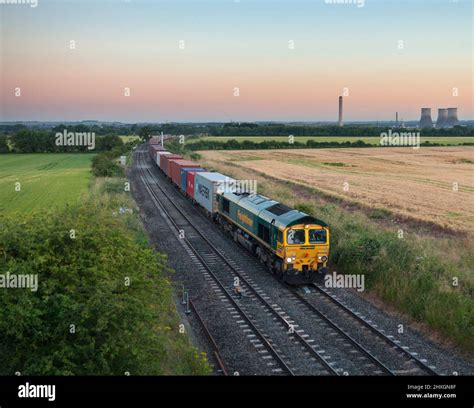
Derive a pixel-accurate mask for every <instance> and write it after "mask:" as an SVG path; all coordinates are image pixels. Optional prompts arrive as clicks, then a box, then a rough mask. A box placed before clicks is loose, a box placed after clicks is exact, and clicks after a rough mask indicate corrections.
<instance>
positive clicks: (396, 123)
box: [395, 112, 398, 127]
mask: <svg viewBox="0 0 474 408" xmlns="http://www.w3.org/2000/svg"><path fill="white" fill-rule="evenodd" d="M395 126H397V127H398V112H396V113H395Z"/></svg>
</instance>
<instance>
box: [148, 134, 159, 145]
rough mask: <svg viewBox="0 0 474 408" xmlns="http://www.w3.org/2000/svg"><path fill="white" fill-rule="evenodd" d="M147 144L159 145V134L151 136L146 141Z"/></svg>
mask: <svg viewBox="0 0 474 408" xmlns="http://www.w3.org/2000/svg"><path fill="white" fill-rule="evenodd" d="M148 143H149V144H151V145H157V144H160V145H161V136H152V137H151V138H150V140H149V141H148Z"/></svg>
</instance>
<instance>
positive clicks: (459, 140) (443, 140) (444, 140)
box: [188, 136, 474, 145]
mask: <svg viewBox="0 0 474 408" xmlns="http://www.w3.org/2000/svg"><path fill="white" fill-rule="evenodd" d="M231 139H235V140H237V141H238V142H243V141H244V140H250V141H253V142H255V143H261V142H264V141H279V142H286V141H288V137H286V136H205V137H201V138H196V139H191V140H189V141H188V143H193V142H197V141H199V140H210V141H217V142H227V141H228V140H231ZM420 139H421V143H423V142H430V143H439V144H443V145H459V144H463V143H474V137H469V136H465V137H456V136H454V137H447V136H446V137H442V136H441V137H433V136H427V137H421V138H420ZM308 140H314V141H315V142H339V143H340V142H356V141H357V140H362V141H363V142H364V143H368V144H373V145H378V144H379V143H380V138H379V137H354V136H295V139H294V141H295V142H302V143H306V142H307V141H308Z"/></svg>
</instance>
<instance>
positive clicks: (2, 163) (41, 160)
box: [0, 153, 94, 214]
mask: <svg viewBox="0 0 474 408" xmlns="http://www.w3.org/2000/svg"><path fill="white" fill-rule="evenodd" d="M93 157H94V155H93V154H81V153H71V154H66V153H65V154H60V153H34V154H2V155H0V213H3V214H12V213H26V212H30V211H32V210H43V209H51V208H55V207H64V206H65V205H66V204H67V203H75V202H77V201H78V200H79V199H80V197H81V194H82V193H83V192H85V191H87V188H88V184H89V180H90V178H91V177H92V176H91V172H90V167H91V161H92V158H93ZM17 182H19V183H20V188H21V190H20V191H15V187H16V183H17Z"/></svg>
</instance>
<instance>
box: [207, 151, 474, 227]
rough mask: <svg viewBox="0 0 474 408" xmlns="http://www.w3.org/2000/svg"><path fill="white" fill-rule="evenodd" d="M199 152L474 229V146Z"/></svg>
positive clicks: (225, 164) (223, 164) (243, 173)
mask: <svg viewBox="0 0 474 408" xmlns="http://www.w3.org/2000/svg"><path fill="white" fill-rule="evenodd" d="M199 153H200V154H201V156H202V159H201V160H200V162H201V164H202V165H204V166H206V167H212V168H214V169H217V170H218V171H222V172H224V173H225V171H226V168H228V169H233V170H232V171H234V172H235V171H237V170H238V173H239V174H238V177H239V178H244V179H245V178H252V177H255V176H254V175H255V173H256V172H260V173H263V174H265V175H268V176H271V177H274V178H277V179H280V180H282V181H285V180H288V181H291V182H294V183H297V184H301V185H305V186H309V187H314V188H317V189H318V190H320V191H323V192H325V193H327V194H329V195H332V196H335V197H339V198H342V199H346V200H349V201H356V202H360V203H362V204H365V205H366V206H369V207H374V208H384V209H388V210H390V211H392V212H393V213H395V214H400V215H404V216H408V217H410V218H415V219H420V220H423V221H428V222H433V223H436V224H439V225H441V226H446V227H449V228H452V229H456V230H463V231H470V232H472V233H474V211H473V208H474V207H473V203H474V177H473V174H474V147H470V146H465V147H433V148H420V149H419V150H413V149H407V148H390V149H387V148H373V149H364V148H360V149H356V148H353V149H317V150H314V149H311V150H309V149H294V150H225V151H202V152H199ZM229 165H232V167H229ZM345 183H347V184H345ZM454 183H456V184H454ZM344 186H347V189H346V190H347V191H346V190H344ZM456 186H457V191H455V188H456ZM453 187H454V189H453Z"/></svg>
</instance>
